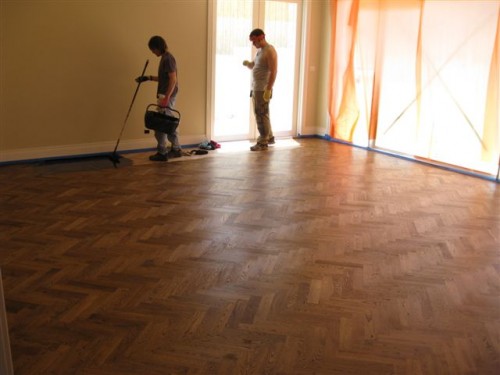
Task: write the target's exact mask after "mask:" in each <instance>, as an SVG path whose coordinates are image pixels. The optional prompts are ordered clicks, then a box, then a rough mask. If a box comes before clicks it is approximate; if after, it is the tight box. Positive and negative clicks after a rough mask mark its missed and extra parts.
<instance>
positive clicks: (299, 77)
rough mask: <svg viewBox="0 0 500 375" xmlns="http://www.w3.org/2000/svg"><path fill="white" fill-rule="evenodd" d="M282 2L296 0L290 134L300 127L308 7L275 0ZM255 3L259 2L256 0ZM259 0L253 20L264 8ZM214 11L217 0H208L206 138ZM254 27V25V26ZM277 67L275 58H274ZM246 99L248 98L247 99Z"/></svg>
mask: <svg viewBox="0 0 500 375" xmlns="http://www.w3.org/2000/svg"><path fill="white" fill-rule="evenodd" d="M270 1H272V0H270ZM279 1H283V2H290V3H296V4H297V9H298V10H297V23H298V27H297V29H296V53H295V66H296V78H295V80H296V82H295V84H294V93H293V107H294V108H293V115H292V128H291V130H290V134H286V136H291V137H295V136H297V135H300V133H301V130H302V124H303V118H304V115H305V114H304V111H303V108H302V107H303V103H304V95H305V89H306V85H307V84H306V83H307V77H306V72H305V69H304V66H305V64H306V63H307V56H306V51H307V40H308V25H309V20H310V7H311V4H310V2H309V1H307V0H279ZM256 3H259V4H256ZM260 3H261V1H260V0H254V7H257V9H259V13H260V14H254V16H253V19H254V22H255V20H256V19H257V17H261V18H262V13H264V12H265V9H263V8H264V6H263V5H261V4H260ZM216 15H217V0H213V1H210V2H209V4H208V22H207V35H208V38H207V88H206V126H205V131H206V138H207V139H212V138H213V134H214V127H215V58H216V44H215V43H216V38H215V32H216V21H217V20H216ZM256 27H258V26H256ZM278 69H279V60H278ZM249 100H250V99H249ZM249 113H250V121H251V123H250V125H251V126H252V130H251V133H250V134H253V135H254V136H255V135H256V134H257V129H256V126H255V122H254V121H255V120H254V118H253V116H252V111H250V112H249ZM287 133H288V132H287ZM275 135H276V136H278V137H279V136H280V135H283V134H280V133H279V132H275Z"/></svg>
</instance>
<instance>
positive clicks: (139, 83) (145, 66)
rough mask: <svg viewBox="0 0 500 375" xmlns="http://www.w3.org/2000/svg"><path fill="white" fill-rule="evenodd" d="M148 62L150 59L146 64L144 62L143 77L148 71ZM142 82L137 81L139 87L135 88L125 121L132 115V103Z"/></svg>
mask: <svg viewBox="0 0 500 375" xmlns="http://www.w3.org/2000/svg"><path fill="white" fill-rule="evenodd" d="M148 64H149V60H146V64H144V69H142V73H141V77H142V76H143V75H144V73H145V72H146V68H147V67H148ZM141 83H142V82H138V83H137V87H136V89H135V92H134V96H133V98H132V103H130V107H129V108H128V112H127V117H125V121H124V122H127V119H128V116H129V115H130V111H131V110H132V105H133V104H134V101H135V97H136V96H137V92H138V91H139V86H140V85H141Z"/></svg>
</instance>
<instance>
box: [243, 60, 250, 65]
mask: <svg viewBox="0 0 500 375" xmlns="http://www.w3.org/2000/svg"><path fill="white" fill-rule="evenodd" d="M250 64H251V62H250V61H248V60H245V61H243V65H244V66H249V65H250Z"/></svg>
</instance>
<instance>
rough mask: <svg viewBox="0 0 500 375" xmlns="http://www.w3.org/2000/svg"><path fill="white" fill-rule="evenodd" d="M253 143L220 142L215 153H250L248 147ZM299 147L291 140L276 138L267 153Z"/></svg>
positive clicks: (297, 143)
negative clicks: (219, 146)
mask: <svg viewBox="0 0 500 375" xmlns="http://www.w3.org/2000/svg"><path fill="white" fill-rule="evenodd" d="M254 144H255V142H250V141H233V142H220V145H221V148H218V149H217V153H231V152H241V151H250V146H253V145H254ZM294 147H301V145H300V143H299V142H297V141H296V140H295V139H293V138H276V143H275V144H274V145H270V146H269V150H268V151H272V149H273V148H274V149H283V148H294Z"/></svg>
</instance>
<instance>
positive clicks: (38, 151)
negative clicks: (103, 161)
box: [0, 134, 205, 163]
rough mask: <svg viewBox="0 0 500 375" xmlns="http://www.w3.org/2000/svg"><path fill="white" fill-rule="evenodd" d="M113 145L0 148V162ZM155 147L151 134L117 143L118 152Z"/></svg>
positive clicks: (193, 139)
mask: <svg viewBox="0 0 500 375" xmlns="http://www.w3.org/2000/svg"><path fill="white" fill-rule="evenodd" d="M204 139H205V137H204V136H188V137H182V136H180V140H181V142H182V144H183V145H189V144H199V143H201V142H203V140H204ZM115 146H116V141H113V142H96V143H84V144H73V145H63V146H48V147H36V148H24V149H17V150H6V151H5V150H2V151H0V163H3V162H19V161H29V160H39V159H41V160H43V159H52V158H63V157H77V156H80V155H95V154H103V153H112V152H113V150H114V149H115ZM155 147H156V140H155V139H154V136H153V135H152V134H151V135H150V136H148V138H141V139H133V140H123V141H120V143H119V144H118V152H121V153H123V152H126V151H135V150H144V149H154V148H155Z"/></svg>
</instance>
